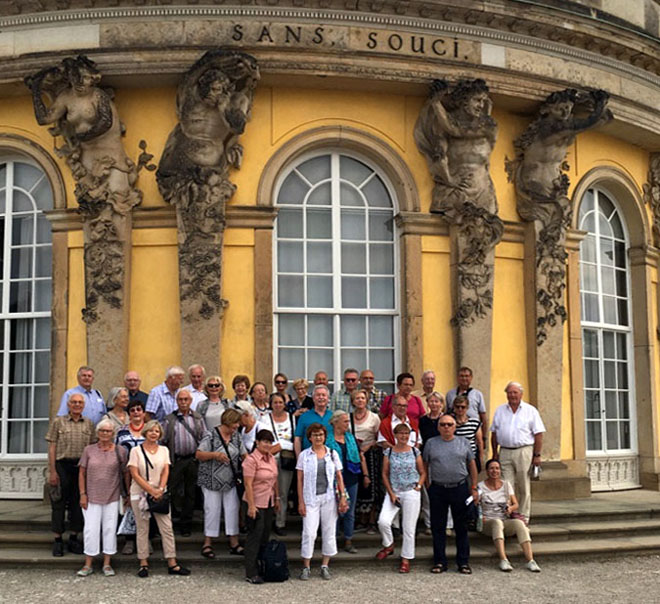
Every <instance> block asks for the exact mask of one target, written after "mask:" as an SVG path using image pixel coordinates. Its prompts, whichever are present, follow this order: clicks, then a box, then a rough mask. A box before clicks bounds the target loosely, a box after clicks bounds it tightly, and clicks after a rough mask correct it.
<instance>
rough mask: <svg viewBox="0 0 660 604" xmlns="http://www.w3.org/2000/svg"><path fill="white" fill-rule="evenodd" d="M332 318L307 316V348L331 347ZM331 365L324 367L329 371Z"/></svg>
mask: <svg viewBox="0 0 660 604" xmlns="http://www.w3.org/2000/svg"><path fill="white" fill-rule="evenodd" d="M332 343H333V336H332V317H331V316H330V315H308V316H307V345H308V346H332ZM331 367H332V366H331V365H329V366H328V367H326V370H327V371H330V370H331Z"/></svg>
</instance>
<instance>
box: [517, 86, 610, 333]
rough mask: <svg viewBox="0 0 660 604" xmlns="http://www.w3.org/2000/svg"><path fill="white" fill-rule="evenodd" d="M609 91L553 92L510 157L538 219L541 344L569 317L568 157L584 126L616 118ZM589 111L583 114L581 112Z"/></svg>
mask: <svg viewBox="0 0 660 604" xmlns="http://www.w3.org/2000/svg"><path fill="white" fill-rule="evenodd" d="M608 98H609V95H608V94H607V93H606V92H605V91H603V90H595V91H592V92H589V93H582V94H581V93H578V92H577V91H576V90H572V89H567V90H562V91H559V92H553V93H552V94H551V95H550V96H548V98H547V99H546V100H545V101H544V103H543V104H542V105H541V108H540V110H539V115H538V117H537V118H536V119H535V120H534V121H533V122H532V123H531V124H530V125H529V126H528V127H527V129H526V130H525V132H523V133H522V134H521V135H520V136H519V137H518V138H517V139H516V140H515V141H514V148H515V151H516V156H515V158H514V159H513V160H508V159H507V161H506V169H507V173H508V175H509V180H510V181H513V182H514V183H515V185H516V193H517V207H518V213H519V214H520V216H521V217H522V218H523V220H526V221H529V222H534V223H535V224H536V230H537V234H536V266H537V283H536V288H537V289H536V296H537V303H538V304H539V306H540V309H542V312H540V313H539V316H538V317H537V324H536V328H537V333H536V340H537V344H538V345H541V344H542V343H543V342H544V341H545V339H546V338H547V327H548V326H550V327H552V326H554V325H555V324H557V321H558V320H561V321H562V322H563V321H565V320H566V309H565V307H564V305H563V295H564V289H565V286H566V280H565V264H566V251H565V249H564V243H565V237H566V229H567V228H568V226H569V225H570V222H571V213H572V210H571V207H570V200H569V199H568V197H567V195H566V194H567V191H568V185H569V180H568V176H567V175H566V174H565V173H564V171H565V170H567V169H568V166H567V165H566V162H565V158H566V152H567V150H568V147H569V146H570V145H572V144H573V142H574V141H575V137H576V135H577V134H578V133H579V132H582V131H584V130H587V129H589V128H593V127H595V126H598V125H600V124H604V123H607V122H608V121H609V120H611V119H612V114H611V112H610V111H609V110H608V109H607V101H608ZM578 112H579V113H580V114H585V115H584V116H582V115H581V116H577V115H576V113H578Z"/></svg>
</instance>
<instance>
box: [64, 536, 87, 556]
mask: <svg viewBox="0 0 660 604" xmlns="http://www.w3.org/2000/svg"><path fill="white" fill-rule="evenodd" d="M67 547H68V549H69V551H70V552H71V553H72V554H78V555H80V554H82V553H83V544H82V542H81V541H80V540H79V539H78V538H77V537H74V536H73V535H71V537H69V543H68V545H67Z"/></svg>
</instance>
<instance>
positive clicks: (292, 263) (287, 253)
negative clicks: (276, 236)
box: [277, 241, 304, 273]
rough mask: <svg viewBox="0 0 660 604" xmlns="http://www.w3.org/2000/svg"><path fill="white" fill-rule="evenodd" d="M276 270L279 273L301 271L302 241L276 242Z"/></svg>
mask: <svg viewBox="0 0 660 604" xmlns="http://www.w3.org/2000/svg"><path fill="white" fill-rule="evenodd" d="M277 264H278V267H277V270H278V271H280V272H281V273H302V272H303V271H304V268H303V244H302V241H280V242H279V243H278V244H277Z"/></svg>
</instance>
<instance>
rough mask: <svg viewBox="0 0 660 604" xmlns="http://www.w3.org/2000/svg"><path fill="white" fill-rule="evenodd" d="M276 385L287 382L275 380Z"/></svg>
mask: <svg viewBox="0 0 660 604" xmlns="http://www.w3.org/2000/svg"><path fill="white" fill-rule="evenodd" d="M275 383H276V384H286V380H275Z"/></svg>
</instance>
